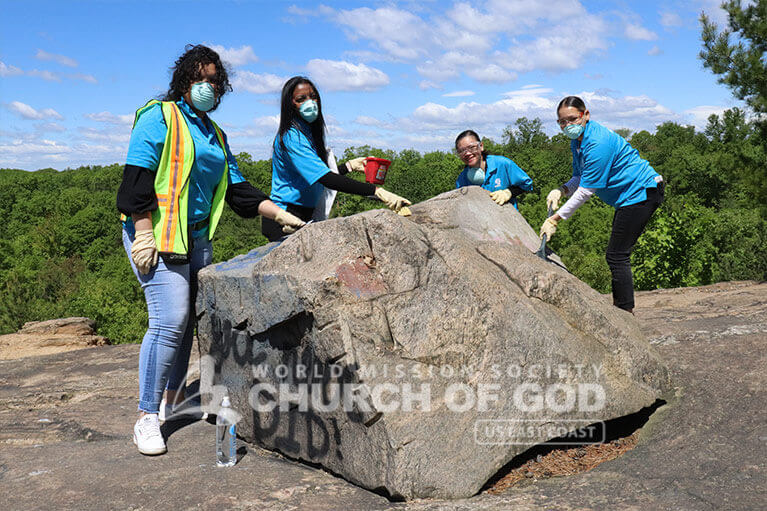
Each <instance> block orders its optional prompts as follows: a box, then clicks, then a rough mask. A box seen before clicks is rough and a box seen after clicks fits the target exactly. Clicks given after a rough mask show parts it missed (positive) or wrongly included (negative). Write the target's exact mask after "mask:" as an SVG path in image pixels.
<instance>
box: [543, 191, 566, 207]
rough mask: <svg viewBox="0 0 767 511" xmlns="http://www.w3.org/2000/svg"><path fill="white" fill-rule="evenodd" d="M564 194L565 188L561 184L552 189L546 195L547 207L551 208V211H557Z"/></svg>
mask: <svg viewBox="0 0 767 511" xmlns="http://www.w3.org/2000/svg"><path fill="white" fill-rule="evenodd" d="M564 194H565V190H564V189H563V188H562V187H561V186H560V187H559V188H555V189H553V190H551V191H550V192H549V194H548V195H547V196H546V208H548V209H550V210H551V211H556V210H557V209H559V201H561V200H562V197H563V196H564Z"/></svg>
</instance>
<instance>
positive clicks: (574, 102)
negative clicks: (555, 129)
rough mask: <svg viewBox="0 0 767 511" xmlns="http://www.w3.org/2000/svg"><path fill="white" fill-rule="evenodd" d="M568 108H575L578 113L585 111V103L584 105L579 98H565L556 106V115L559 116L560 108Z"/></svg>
mask: <svg viewBox="0 0 767 511" xmlns="http://www.w3.org/2000/svg"><path fill="white" fill-rule="evenodd" d="M569 106H572V107H575V109H576V110H578V111H579V112H585V111H586V103H584V102H583V100H582V99H581V98H579V97H578V96H566V97H565V98H564V99H563V100H562V101H560V102H559V104H558V105H557V115H558V114H559V109H560V108H562V107H569Z"/></svg>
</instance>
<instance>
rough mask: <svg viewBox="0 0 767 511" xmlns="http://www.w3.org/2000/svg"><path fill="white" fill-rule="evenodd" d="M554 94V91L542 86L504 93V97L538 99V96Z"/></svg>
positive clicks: (532, 86)
mask: <svg viewBox="0 0 767 511" xmlns="http://www.w3.org/2000/svg"><path fill="white" fill-rule="evenodd" d="M552 92H554V89H549V88H547V87H542V86H540V85H525V86H524V87H522V88H520V89H519V90H512V91H509V92H504V93H503V97H506V98H514V97H525V96H533V97H537V96H544V95H546V94H550V93H552Z"/></svg>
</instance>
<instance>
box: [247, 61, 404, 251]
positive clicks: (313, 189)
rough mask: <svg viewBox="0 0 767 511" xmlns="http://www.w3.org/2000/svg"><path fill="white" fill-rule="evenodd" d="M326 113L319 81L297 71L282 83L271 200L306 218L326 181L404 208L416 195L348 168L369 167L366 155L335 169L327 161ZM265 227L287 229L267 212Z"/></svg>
mask: <svg viewBox="0 0 767 511" xmlns="http://www.w3.org/2000/svg"><path fill="white" fill-rule="evenodd" d="M327 160H328V151H327V149H326V148H325V119H324V118H323V116H322V100H321V99H320V95H319V93H318V92H317V88H316V87H315V86H314V84H313V83H312V82H311V81H310V80H309V79H308V78H305V77H303V76H294V77H293V78H291V79H289V80H288V81H287V82H286V83H285V85H284V86H283V87H282V99H281V107H280V127H279V129H278V131H277V136H276V137H275V138H274V144H273V152H272V192H271V196H270V198H271V200H272V201H273V202H274V203H275V204H277V206H279V207H280V208H282V209H283V210H285V211H287V212H288V213H291V214H293V215H295V216H297V217H299V218H300V219H302V220H304V221H307V222H308V221H309V220H311V219H312V216H313V214H314V208H315V206H316V205H317V203H318V201H319V200H320V196H321V195H322V192H323V187H326V188H330V189H331V190H337V191H340V192H345V193H352V194H355V195H363V196H375V197H377V198H378V199H379V200H380V201H381V202H383V203H384V204H386V205H387V206H388V207H389V208H390V209H392V210H394V211H397V212H399V211H400V210H401V209H402V208H403V206H406V205H409V204H410V201H409V200H407V199H405V198H404V197H400V196H398V195H395V194H393V193H391V192H388V191H386V190H384V189H383V188H381V187H378V186H375V185H372V184H370V183H360V182H359V181H355V180H354V179H349V178H348V177H346V176H345V175H344V174H347V173H348V172H350V171H357V172H364V171H365V158H354V159H353V160H349V161H348V162H346V163H345V164H343V165H341V164H339V165H338V170H339V173H338V174H336V173H334V172H333V171H332V170H331V169H330V168H329V167H328V164H327ZM261 232H263V234H264V236H266V237H267V239H269V241H277V240H279V239H281V238H283V237H284V236H285V235H284V233H283V231H282V229H281V226H280V225H279V224H277V223H276V222H274V221H272V220H269V219H268V218H263V219H262V220H261Z"/></svg>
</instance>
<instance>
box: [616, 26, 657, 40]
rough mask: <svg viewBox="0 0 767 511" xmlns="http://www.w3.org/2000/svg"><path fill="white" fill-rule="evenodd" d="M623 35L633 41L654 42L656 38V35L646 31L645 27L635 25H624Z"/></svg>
mask: <svg viewBox="0 0 767 511" xmlns="http://www.w3.org/2000/svg"><path fill="white" fill-rule="evenodd" d="M624 35H625V36H626V37H628V38H629V39H632V40H634V41H654V40H655V39H657V38H658V34H656V33H655V32H653V31H652V30H648V29H646V28H645V27H643V26H641V25H637V24H635V23H628V24H626V30H625V31H624Z"/></svg>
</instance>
